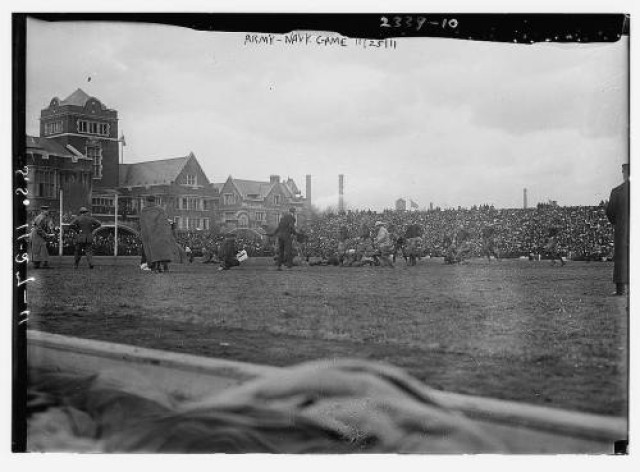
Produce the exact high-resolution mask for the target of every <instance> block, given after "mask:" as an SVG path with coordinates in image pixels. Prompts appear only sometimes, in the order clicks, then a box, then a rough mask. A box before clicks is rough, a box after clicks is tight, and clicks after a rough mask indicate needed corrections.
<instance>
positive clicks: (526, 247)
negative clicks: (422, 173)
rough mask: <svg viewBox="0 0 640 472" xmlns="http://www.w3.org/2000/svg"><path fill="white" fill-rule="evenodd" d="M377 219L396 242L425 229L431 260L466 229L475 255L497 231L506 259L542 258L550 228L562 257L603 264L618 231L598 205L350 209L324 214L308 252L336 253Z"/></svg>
mask: <svg viewBox="0 0 640 472" xmlns="http://www.w3.org/2000/svg"><path fill="white" fill-rule="evenodd" d="M376 221H383V222H384V223H385V224H386V226H387V229H388V230H389V232H390V233H391V234H392V236H393V237H394V238H396V239H397V238H399V237H402V236H404V234H405V231H406V228H407V227H408V226H409V225H414V224H417V225H418V226H420V227H421V228H422V229H423V245H424V247H426V250H427V251H428V254H429V255H431V256H442V255H444V253H445V251H446V242H445V241H446V240H447V239H450V238H451V237H452V236H453V235H454V234H455V233H456V231H458V230H459V229H460V228H464V229H465V230H466V231H467V232H468V233H469V234H470V239H469V241H468V242H469V244H470V245H471V248H472V255H474V256H481V255H482V248H483V240H482V231H483V229H485V228H488V227H492V228H493V229H494V237H495V245H496V249H497V250H498V252H499V253H500V254H501V257H506V258H508V257H522V256H525V257H528V256H531V255H534V256H537V255H538V254H542V253H543V252H544V247H545V245H546V243H547V241H548V238H549V231H550V229H551V228H556V229H557V230H558V249H559V251H560V253H561V254H562V255H563V256H565V257H567V258H569V259H573V260H601V259H602V258H603V257H604V258H609V257H611V253H612V250H613V227H612V226H611V224H610V223H609V222H608V220H607V217H606V215H605V208H604V203H602V204H601V205H598V206H574V207H561V206H558V205H549V204H541V205H538V206H537V207H535V208H529V209H496V208H494V207H493V206H489V205H482V206H480V207H472V208H470V209H464V208H458V209H446V210H440V209H438V210H430V211H411V212H406V211H391V210H387V211H384V212H371V211H364V212H363V211H355V212H353V211H349V212H346V213H340V214H331V213H329V214H325V215H324V216H323V217H321V218H319V219H316V220H315V221H313V222H312V223H311V224H310V225H309V226H308V227H307V228H306V229H305V232H306V233H307V237H308V243H307V248H308V249H307V250H308V253H309V254H310V255H313V256H326V255H327V254H330V253H332V252H333V251H335V248H336V247H337V242H338V239H339V236H340V233H341V232H344V231H345V229H344V228H346V233H347V237H349V238H356V237H361V236H362V235H366V234H367V233H369V234H370V233H371V231H372V230H373V228H374V224H375V222H376Z"/></svg>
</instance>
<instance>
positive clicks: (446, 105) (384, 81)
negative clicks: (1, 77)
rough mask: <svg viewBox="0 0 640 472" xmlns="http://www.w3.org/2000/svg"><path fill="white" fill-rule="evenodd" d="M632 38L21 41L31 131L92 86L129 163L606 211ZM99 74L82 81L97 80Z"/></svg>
mask: <svg viewBox="0 0 640 472" xmlns="http://www.w3.org/2000/svg"><path fill="white" fill-rule="evenodd" d="M627 51H628V42H627V38H626V37H625V38H623V39H622V40H620V41H618V42H617V43H607V44H552V43H544V44H536V45H517V44H510V43H507V44H505V43H484V42H475V41H462V40H448V39H432V38H424V39H422V38H420V39H398V40H397V47H396V49H388V50H384V49H371V48H368V49H366V50H365V49H362V48H360V47H357V46H355V45H354V43H353V42H350V43H349V46H347V47H340V46H318V45H310V46H285V45H283V44H282V43H277V44H275V45H273V46H268V45H255V44H245V35H244V34H240V33H211V32H198V31H192V30H189V29H185V28H178V27H170V26H158V25H144V24H140V25H132V24H118V23H91V24H88V23H52V24H49V23H44V22H38V21H29V23H28V30H27V132H28V133H29V134H32V135H38V134H39V130H38V118H39V115H40V110H41V109H42V108H44V107H46V106H48V104H49V102H50V100H51V98H53V97H54V96H57V97H59V98H61V99H63V98H65V97H67V96H68V95H70V94H71V93H72V92H73V91H74V90H75V89H77V88H82V89H83V90H84V91H85V92H87V93H88V94H89V95H93V96H95V97H97V98H98V99H100V100H101V101H102V102H103V103H104V104H105V105H106V106H108V107H109V108H113V109H116V110H117V111H118V114H119V118H120V129H121V131H122V132H123V133H124V135H125V136H126V142H127V147H126V148H125V162H129V163H131V162H140V161H146V160H152V159H162V158H169V157H176V156H184V155H187V154H188V153H189V152H190V151H193V153H194V154H195V155H196V157H197V159H198V161H199V162H200V163H201V165H202V166H203V168H204V170H205V172H206V173H207V175H208V177H209V179H210V180H211V181H213V182H223V181H224V180H226V178H227V177H228V176H229V175H232V176H233V177H236V178H242V179H253V180H265V181H266V180H268V179H269V175H270V174H279V175H281V176H282V177H284V178H286V177H287V176H289V177H292V178H293V179H294V180H295V181H296V182H297V183H298V186H299V187H301V189H302V190H303V192H304V184H305V175H306V174H311V175H312V180H313V191H312V193H313V200H314V202H315V204H316V205H318V206H319V207H321V208H325V207H327V206H334V207H335V206H336V205H337V199H338V198H337V193H338V174H344V175H345V202H346V204H347V206H348V207H350V208H364V209H366V208H371V209H382V208H390V207H392V206H393V203H394V201H395V200H396V199H397V198H399V197H405V198H411V199H413V200H414V201H415V202H417V203H418V204H419V205H420V207H427V206H428V205H429V203H430V202H433V203H434V205H438V206H442V207H448V206H458V205H461V206H471V205H473V204H483V203H488V204H494V205H496V206H497V207H509V208H513V207H520V206H522V189H523V188H524V187H526V188H527V189H528V193H529V204H530V205H534V204H536V203H537V202H541V201H547V200H548V199H551V200H557V201H558V202H559V203H560V204H562V205H573V204H597V203H598V202H599V201H600V200H602V199H607V198H608V196H609V192H610V190H611V187H613V186H615V185H617V184H618V183H619V182H620V181H621V174H620V165H621V164H622V163H623V162H624V161H626V160H627V158H628V157H627V156H628V146H627V123H628V120H627V116H628V115H627V101H628V83H627V77H628V64H627ZM88 77H91V81H90V82H88V81H87V78H88Z"/></svg>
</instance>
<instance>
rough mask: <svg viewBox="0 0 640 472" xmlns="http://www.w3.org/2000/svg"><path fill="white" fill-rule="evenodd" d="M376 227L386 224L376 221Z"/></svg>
mask: <svg viewBox="0 0 640 472" xmlns="http://www.w3.org/2000/svg"><path fill="white" fill-rule="evenodd" d="M376 226H384V223H383V222H382V221H376Z"/></svg>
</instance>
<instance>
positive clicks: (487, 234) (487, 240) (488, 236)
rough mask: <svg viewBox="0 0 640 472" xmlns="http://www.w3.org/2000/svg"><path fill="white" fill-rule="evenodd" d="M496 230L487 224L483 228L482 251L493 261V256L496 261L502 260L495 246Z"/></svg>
mask: <svg viewBox="0 0 640 472" xmlns="http://www.w3.org/2000/svg"><path fill="white" fill-rule="evenodd" d="M495 231H496V230H495V228H494V227H493V226H487V227H485V228H483V229H482V253H483V254H484V255H485V256H487V260H488V261H489V262H491V256H493V257H494V258H495V259H496V261H498V260H500V258H499V257H498V253H497V252H496V247H495Z"/></svg>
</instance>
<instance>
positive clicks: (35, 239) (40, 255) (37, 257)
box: [31, 214, 50, 262]
mask: <svg viewBox="0 0 640 472" xmlns="http://www.w3.org/2000/svg"><path fill="white" fill-rule="evenodd" d="M49 222H50V220H49V217H48V216H46V215H43V214H40V215H38V216H36V219H35V220H34V221H33V228H32V229H31V260H32V261H33V262H48V261H49V251H48V249H47V234H48V232H49Z"/></svg>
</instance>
